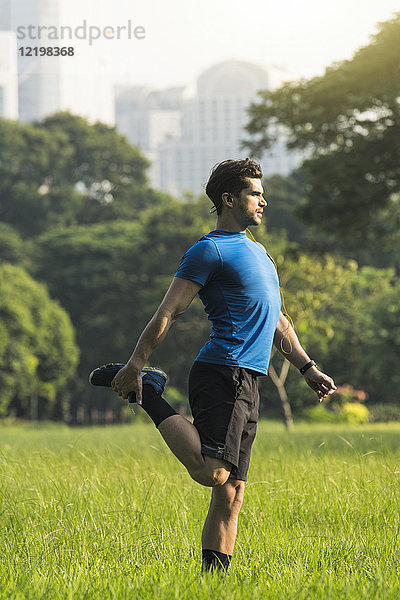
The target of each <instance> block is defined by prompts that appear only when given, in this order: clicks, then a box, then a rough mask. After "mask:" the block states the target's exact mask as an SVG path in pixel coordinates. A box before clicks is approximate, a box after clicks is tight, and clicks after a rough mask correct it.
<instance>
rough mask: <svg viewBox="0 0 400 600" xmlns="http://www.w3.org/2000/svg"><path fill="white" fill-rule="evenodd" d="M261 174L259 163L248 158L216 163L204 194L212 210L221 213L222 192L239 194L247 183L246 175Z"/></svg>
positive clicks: (257, 175) (259, 177)
mask: <svg viewBox="0 0 400 600" xmlns="http://www.w3.org/2000/svg"><path fill="white" fill-rule="evenodd" d="M262 176H263V174H262V171H261V166H260V163H259V162H257V161H255V160H251V159H250V158H245V159H242V160H233V159H229V160H224V161H222V162H220V163H218V164H216V165H215V166H214V167H213V170H212V171H211V175H210V178H209V180H208V182H207V185H206V194H207V196H208V197H209V198H210V200H211V202H213V203H214V211H215V210H216V211H217V214H218V215H220V214H221V212H222V197H221V196H222V194H223V193H224V192H229V193H230V194H232V195H233V196H239V194H240V192H241V191H242V190H244V188H245V187H246V185H247V182H246V181H245V179H246V177H251V178H255V179H261V178H262ZM214 211H213V212H214ZM210 212H211V211H210Z"/></svg>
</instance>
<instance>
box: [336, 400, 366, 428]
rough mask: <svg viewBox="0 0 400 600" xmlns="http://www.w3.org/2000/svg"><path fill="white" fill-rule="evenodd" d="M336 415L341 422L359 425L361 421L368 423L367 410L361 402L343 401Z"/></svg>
mask: <svg viewBox="0 0 400 600" xmlns="http://www.w3.org/2000/svg"><path fill="white" fill-rule="evenodd" d="M338 416H339V420H340V422H342V423H349V424H351V425H357V424H360V425H361V424H362V423H368V420H369V410H368V408H367V407H366V406H364V404H361V402H344V403H343V404H342V406H341V409H340V412H339V415H338Z"/></svg>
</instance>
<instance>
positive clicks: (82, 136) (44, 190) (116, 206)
mask: <svg viewBox="0 0 400 600" xmlns="http://www.w3.org/2000/svg"><path fill="white" fill-rule="evenodd" d="M148 164H149V163H148V161H147V160H146V159H145V158H144V156H143V155H142V154H141V153H140V152H139V150H138V149H137V148H135V147H133V146H131V145H130V144H129V142H128V140H127V139H126V138H125V137H123V136H121V135H119V134H118V133H117V132H116V130H115V128H113V127H109V126H107V125H104V124H102V123H95V124H94V125H89V123H88V122H87V121H86V120H85V119H83V118H81V117H77V116H73V115H71V114H69V113H57V114H55V115H53V116H51V117H47V118H46V119H44V121H42V122H40V123H35V124H30V125H26V124H19V123H16V122H13V121H7V120H4V119H0V220H1V221H2V222H4V223H8V224H10V225H12V226H14V227H15V228H16V229H17V230H18V231H20V232H21V233H23V234H24V235H26V236H28V237H31V236H35V235H38V234H39V233H41V232H43V231H46V230H48V229H49V228H50V227H55V226H66V225H72V224H75V223H95V222H99V221H106V220H109V219H115V218H117V217H118V218H130V217H133V216H134V215H135V214H136V212H137V210H139V209H141V208H143V207H144V206H147V205H148V204H149V203H151V202H153V201H154V200H155V199H156V198H157V199H158V200H159V201H160V202H161V201H162V199H163V198H164V197H165V195H163V194H157V193H156V192H154V191H152V190H149V189H148V186H147V185H146V183H147V182H146V175H145V170H146V168H147V167H148Z"/></svg>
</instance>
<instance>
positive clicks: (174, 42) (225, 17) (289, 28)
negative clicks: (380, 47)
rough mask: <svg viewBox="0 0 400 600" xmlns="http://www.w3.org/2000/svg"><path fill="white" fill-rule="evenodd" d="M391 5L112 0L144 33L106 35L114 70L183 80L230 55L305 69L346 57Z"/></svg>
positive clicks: (156, 81)
mask: <svg viewBox="0 0 400 600" xmlns="http://www.w3.org/2000/svg"><path fill="white" fill-rule="evenodd" d="M396 11H397V12H400V0H334V1H332V0H331V1H329V0H280V1H279V0H253V1H252V2H246V1H244V0H198V1H194V0H147V1H142V2H140V3H138V2H134V1H132V0H114V3H113V17H112V20H113V21H114V23H117V22H118V23H120V24H123V23H124V22H125V21H126V20H127V19H130V20H131V21H132V24H133V25H143V26H144V27H145V29H146V38H145V39H144V40H130V41H122V40H119V41H117V40H114V41H112V42H111V43H112V52H113V53H114V54H115V67H114V77H115V79H116V80H117V81H119V82H121V83H122V82H126V83H129V82H132V83H138V84H145V83H148V84H151V85H154V86H156V87H165V86H168V85H180V84H186V83H190V82H192V81H194V79H195V78H196V76H197V75H198V74H199V73H200V72H201V71H202V70H203V69H205V68H207V67H209V66H210V65H212V64H214V63H216V62H219V61H222V60H226V59H229V58H236V59H243V60H248V61H251V62H256V63H259V64H261V65H265V66H269V65H275V66H279V67H283V68H285V69H286V70H287V71H289V73H290V74H291V75H293V76H294V77H296V78H297V77H301V76H305V77H310V76H312V75H316V74H320V73H322V72H323V70H324V68H325V67H326V66H328V65H329V64H331V63H332V62H334V61H338V60H343V59H346V58H351V56H352V54H353V53H354V51H355V50H356V49H357V48H359V47H360V46H363V45H365V44H367V43H368V41H369V36H370V35H371V34H372V33H374V32H375V31H376V27H375V25H376V23H377V22H379V21H385V20H388V19H390V18H391V17H393V14H394V13H395V12H396ZM111 24H112V23H111ZM108 43H109V42H107V44H108ZM110 50H111V46H110Z"/></svg>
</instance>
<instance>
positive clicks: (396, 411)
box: [369, 404, 400, 423]
mask: <svg viewBox="0 0 400 600" xmlns="http://www.w3.org/2000/svg"><path fill="white" fill-rule="evenodd" d="M369 420H370V422H371V423H389V422H390V421H400V406H399V405H398V404H373V405H372V406H369Z"/></svg>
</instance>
